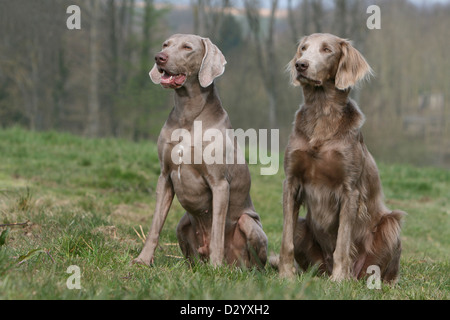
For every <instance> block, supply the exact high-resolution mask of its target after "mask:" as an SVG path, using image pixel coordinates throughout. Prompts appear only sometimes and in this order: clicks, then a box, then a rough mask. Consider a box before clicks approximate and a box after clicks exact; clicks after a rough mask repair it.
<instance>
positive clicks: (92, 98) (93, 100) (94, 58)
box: [86, 1, 100, 137]
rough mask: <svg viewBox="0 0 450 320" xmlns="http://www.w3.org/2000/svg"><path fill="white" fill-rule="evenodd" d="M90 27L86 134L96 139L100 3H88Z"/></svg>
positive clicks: (98, 124)
mask: <svg viewBox="0 0 450 320" xmlns="http://www.w3.org/2000/svg"><path fill="white" fill-rule="evenodd" d="M90 9H91V26H90V30H89V41H90V46H89V65H90V75H89V95H88V112H87V113H88V114H87V127H86V134H87V135H88V136H90V137H96V136H98V135H99V133H100V101H99V100H100V99H99V92H98V88H99V56H98V51H99V50H98V46H99V40H100V39H99V36H98V25H99V15H100V1H92V2H90Z"/></svg>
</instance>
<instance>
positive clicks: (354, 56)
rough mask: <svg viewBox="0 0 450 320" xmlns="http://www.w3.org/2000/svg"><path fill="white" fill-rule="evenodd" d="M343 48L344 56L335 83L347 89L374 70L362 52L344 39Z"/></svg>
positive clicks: (340, 88) (338, 86)
mask: <svg viewBox="0 0 450 320" xmlns="http://www.w3.org/2000/svg"><path fill="white" fill-rule="evenodd" d="M341 50H342V56H341V60H340V61H339V66H338V69H337V72H336V78H335V82H334V84H335V86H336V88H338V89H339V90H345V89H348V88H350V87H353V86H354V85H355V84H357V83H358V82H359V81H361V80H364V79H367V78H369V77H370V76H371V75H372V74H373V71H372V68H371V67H370V66H369V64H368V63H367V61H366V59H364V57H363V56H362V54H361V53H359V51H358V50H356V49H355V48H353V46H352V45H351V44H350V42H348V41H347V40H344V41H342V43H341Z"/></svg>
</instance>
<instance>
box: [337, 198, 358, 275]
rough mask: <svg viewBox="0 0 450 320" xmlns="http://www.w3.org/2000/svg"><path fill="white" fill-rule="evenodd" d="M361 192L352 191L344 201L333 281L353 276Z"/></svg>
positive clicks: (340, 214)
mask: <svg viewBox="0 0 450 320" xmlns="http://www.w3.org/2000/svg"><path fill="white" fill-rule="evenodd" d="M358 197H359V192H358V191H357V190H352V191H350V192H348V193H347V194H346V195H345V196H344V199H343V202H342V207H341V211H340V213H339V228H338V235H337V240H336V249H335V250H334V253H333V273H332V275H331V280H333V281H342V280H345V279H350V278H351V276H352V267H353V262H352V256H351V255H352V252H351V251H352V242H353V241H352V239H353V234H352V233H353V228H352V226H353V225H354V223H355V218H356V214H357V211H358Z"/></svg>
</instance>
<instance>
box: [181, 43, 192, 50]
mask: <svg viewBox="0 0 450 320" xmlns="http://www.w3.org/2000/svg"><path fill="white" fill-rule="evenodd" d="M183 49H185V50H192V47H191V46H190V45H188V44H184V45H183Z"/></svg>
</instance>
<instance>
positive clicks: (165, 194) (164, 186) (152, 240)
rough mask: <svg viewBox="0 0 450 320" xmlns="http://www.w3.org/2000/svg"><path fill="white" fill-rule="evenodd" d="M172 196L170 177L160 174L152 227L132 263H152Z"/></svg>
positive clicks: (148, 264)
mask: <svg viewBox="0 0 450 320" xmlns="http://www.w3.org/2000/svg"><path fill="white" fill-rule="evenodd" d="M173 197H174V191H173V186H172V182H171V181H170V178H169V177H168V176H167V177H166V176H163V175H160V176H159V179H158V184H157V186H156V207H155V213H154V215H153V221H152V227H151V228H150V232H149V233H148V235H147V239H146V241H145V245H144V248H143V249H142V251H141V253H140V254H139V256H138V257H137V258H136V259H134V260H133V261H132V263H133V264H134V263H139V264H143V265H147V266H150V265H151V264H153V260H154V253H155V249H156V247H157V246H158V241H159V234H160V233H161V230H162V228H163V226H164V222H165V221H166V218H167V213H168V212H169V209H170V206H171V204H172V200H173Z"/></svg>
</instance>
